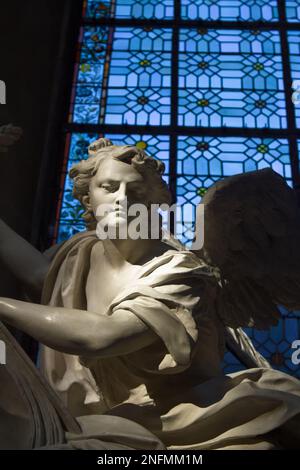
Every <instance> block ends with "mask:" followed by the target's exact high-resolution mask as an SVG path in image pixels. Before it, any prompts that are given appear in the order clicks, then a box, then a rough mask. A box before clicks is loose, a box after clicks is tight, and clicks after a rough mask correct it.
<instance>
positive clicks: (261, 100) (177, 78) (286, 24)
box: [56, 0, 300, 375]
mask: <svg viewBox="0 0 300 470" xmlns="http://www.w3.org/2000/svg"><path fill="white" fill-rule="evenodd" d="M299 127H300V2H299V1H298V0H285V1H284V0H181V1H173V0H162V1H160V2H158V1H155V0H137V1H134V0H111V1H108V0H103V1H100V0H85V1H84V2H83V14H82V23H81V27H80V33H79V39H78V45H77V57H76V64H75V68H74V80H73V89H72V96H71V106H70V112H69V119H68V125H67V133H66V135H67V137H66V148H65V158H64V168H63V171H62V175H61V188H60V199H59V204H58V210H57V222H56V239H57V240H59V241H61V240H64V239H66V238H69V237H70V236H72V235H73V234H74V233H76V232H78V231H81V230H84V224H83V222H82V219H81V214H82V209H81V208H80V206H79V204H78V203H77V202H76V201H74V200H73V198H72V195H71V182H70V180H69V178H68V176H67V172H68V170H69V169H70V167H71V166H72V164H73V163H75V162H77V161H79V160H80V159H82V158H86V156H87V154H86V152H87V146H88V145H89V143H90V142H91V141H92V140H94V139H95V138H97V137H99V136H106V137H109V138H110V139H111V140H113V141H114V142H115V143H116V144H121V143H125V144H130V145H137V146H138V147H140V148H142V149H144V150H146V151H147V152H148V153H149V154H152V155H154V156H157V157H158V158H160V159H161V160H163V161H164V162H165V165H166V176H165V179H166V181H167V182H168V183H169V184H170V187H171V190H172V192H173V196H174V200H176V201H177V204H179V205H181V206H182V207H183V211H181V212H179V214H180V217H179V219H178V220H177V225H176V227H174V230H176V234H177V235H180V239H181V240H182V241H183V242H184V243H187V244H189V243H190V242H191V240H192V238H193V229H194V220H195V206H196V204H198V203H199V202H200V201H201V198H202V196H203V194H204V193H205V191H206V190H207V188H208V187H209V186H210V185H212V184H213V183H214V182H215V181H217V180H218V179H220V178H223V177H226V176H229V175H232V174H236V173H239V172H247V171H252V170H255V169H260V168H265V167H271V168H273V169H274V170H275V171H277V172H278V173H279V174H281V175H282V176H283V177H284V178H285V179H286V181H287V183H288V184H289V185H290V186H294V187H295V188H300V169H299V157H300V130H299ZM248 333H249V335H250V336H251V337H252V339H253V342H254V344H255V346H256V347H257V348H258V350H259V351H260V352H261V353H262V354H264V355H265V356H266V357H267V358H268V360H269V361H270V362H271V364H272V366H273V367H275V368H279V369H281V370H284V371H286V372H289V373H292V374H295V375H297V374H298V375H299V371H298V368H297V366H295V365H293V364H292V361H291V355H292V349H291V344H292V341H293V340H294V339H297V338H299V337H300V331H299V315H298V312H287V311H284V310H283V309H282V320H281V322H280V324H279V325H278V326H277V327H276V328H272V330H270V331H269V332H264V331H263V332H258V331H255V330H249V331H248ZM241 368H242V365H241V364H240V363H239V362H238V361H237V360H236V358H235V357H234V356H233V355H232V354H230V353H227V354H226V356H225V360H224V371H225V372H234V371H236V370H240V369H241Z"/></svg>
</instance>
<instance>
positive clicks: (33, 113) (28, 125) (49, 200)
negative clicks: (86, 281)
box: [0, 0, 81, 348]
mask: <svg viewBox="0 0 300 470" xmlns="http://www.w3.org/2000/svg"><path fill="white" fill-rule="evenodd" d="M71 3H72V9H71V8H70V6H71ZM80 8H81V1H80V0H73V1H71V0H42V1H41V0H26V1H25V2H24V1H22V0H10V1H9V2H1V3H0V79H1V80H4V81H5V83H6V91H7V100H6V101H7V104H6V105H1V106H0V125H3V124H8V123H13V124H14V125H17V126H20V127H22V128H23V131H24V134H23V137H22V138H21V140H20V141H19V143H17V144H16V145H15V146H13V147H11V148H10V149H9V151H8V152H7V153H0V168H1V178H0V181H1V184H0V217H1V218H2V219H3V220H4V221H5V222H7V223H8V224H9V225H10V226H11V227H12V228H13V229H14V230H15V231H16V232H18V233H19V234H20V235H22V236H23V237H25V238H26V239H27V240H30V241H31V242H33V243H34V244H35V245H36V246H37V247H39V248H40V249H44V248H46V247H47V246H46V245H47V240H48V238H47V227H48V222H49V214H50V213H51V211H53V207H54V206H55V204H56V199H55V198H56V192H57V184H58V183H57V175H58V174H59V172H58V171H57V170H58V167H59V165H60V163H61V155H62V153H61V150H62V149H61V147H62V142H63V132H62V131H63V124H64V122H65V118H66V112H67V102H68V96H69V93H70V90H69V88H70V82H71V80H70V78H71V76H72V62H73V55H74V53H75V47H74V46H75V44H76V37H77V33H78V21H77V19H78V17H79V14H80ZM70 15H72V18H71V21H70ZM77 15H78V17H77ZM66 30H67V37H68V41H61V38H62V37H63V36H64V35H65V33H66ZM57 109H61V114H60V115H57V114H56V113H55V112H54V110H57ZM49 156H51V158H50V159H49ZM0 296H2V297H14V298H20V296H21V290H20V286H18V284H17V281H16V279H14V278H13V277H12V276H11V275H10V274H9V273H8V271H7V269H6V268H5V266H2V265H0ZM24 341H25V343H26V340H24ZM24 341H23V342H24ZM28 347H29V348H30V346H28V345H27V346H26V344H25V348H28Z"/></svg>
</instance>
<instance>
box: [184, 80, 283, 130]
mask: <svg viewBox="0 0 300 470" xmlns="http://www.w3.org/2000/svg"><path fill="white" fill-rule="evenodd" d="M178 124H179V125H180V126H197V127H222V126H227V127H259V128H261V127H266V128H267V127H269V128H277V129H281V128H285V127H286V111H285V100H284V93H280V92H278V93H274V92H259V91H257V92H254V91H252V92H251V91H233V90H231V91H229V90H228V91H225V90H209V89H206V90H205V89H201V90H195V89H191V88H186V89H180V90H179V107H178Z"/></svg>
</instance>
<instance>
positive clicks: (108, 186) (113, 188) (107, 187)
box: [100, 183, 118, 193]
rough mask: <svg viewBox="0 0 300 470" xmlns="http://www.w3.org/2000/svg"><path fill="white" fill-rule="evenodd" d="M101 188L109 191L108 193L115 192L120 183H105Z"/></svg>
mask: <svg viewBox="0 0 300 470" xmlns="http://www.w3.org/2000/svg"><path fill="white" fill-rule="evenodd" d="M100 188H102V189H104V191H107V192H108V193H113V192H115V191H117V189H118V185H116V184H113V183H103V184H101V185H100Z"/></svg>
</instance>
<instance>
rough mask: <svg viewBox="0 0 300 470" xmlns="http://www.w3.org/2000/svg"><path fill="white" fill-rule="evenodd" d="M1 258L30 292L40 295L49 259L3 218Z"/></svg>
mask: <svg viewBox="0 0 300 470" xmlns="http://www.w3.org/2000/svg"><path fill="white" fill-rule="evenodd" d="M0 258H1V260H2V261H3V262H4V264H5V265H6V266H7V268H8V269H9V270H10V271H11V272H12V273H13V274H14V275H15V276H16V277H17V279H18V280H19V281H20V282H21V283H22V284H23V285H24V286H25V287H26V288H27V289H28V290H29V291H30V293H33V294H34V295H36V296H40V294H41V290H42V287H43V283H44V279H45V276H46V273H47V271H48V268H49V264H50V261H49V259H47V258H46V256H44V255H43V254H42V253H40V252H39V251H38V250H37V249H36V248H34V247H33V246H32V245H31V244H30V243H29V242H27V241H26V240H25V239H24V238H22V237H21V236H20V235H18V234H17V233H16V232H14V230H12V229H11V228H10V227H9V226H8V225H7V224H5V223H4V222H3V220H1V219H0Z"/></svg>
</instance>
